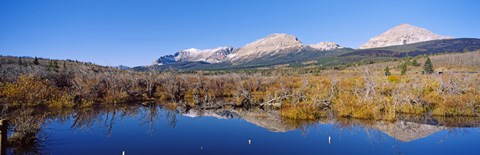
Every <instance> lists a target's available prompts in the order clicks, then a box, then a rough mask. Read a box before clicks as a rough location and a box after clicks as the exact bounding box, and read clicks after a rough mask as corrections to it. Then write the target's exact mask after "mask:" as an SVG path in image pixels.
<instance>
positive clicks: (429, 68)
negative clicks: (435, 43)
mask: <svg viewBox="0 0 480 155" xmlns="http://www.w3.org/2000/svg"><path fill="white" fill-rule="evenodd" d="M433 72H434V70H433V64H432V60H430V58H428V57H427V61H425V64H424V65H423V74H432V73H433Z"/></svg>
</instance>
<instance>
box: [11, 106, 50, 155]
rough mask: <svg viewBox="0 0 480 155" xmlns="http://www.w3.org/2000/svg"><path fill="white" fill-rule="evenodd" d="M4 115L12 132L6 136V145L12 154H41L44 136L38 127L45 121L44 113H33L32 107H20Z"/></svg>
mask: <svg viewBox="0 0 480 155" xmlns="http://www.w3.org/2000/svg"><path fill="white" fill-rule="evenodd" d="M11 116H14V117H8V116H7V117H6V118H7V119H8V120H9V122H10V127H9V128H10V129H11V131H13V134H12V135H11V136H10V137H9V138H8V146H9V147H10V148H11V149H12V151H13V153H14V154H41V148H42V145H41V144H42V143H43V142H44V141H45V139H44V138H45V137H43V136H41V135H40V134H39V133H40V129H41V127H42V125H43V123H44V122H45V115H35V114H34V110H32V109H24V108H22V109H20V110H18V111H16V112H15V113H14V114H13V115H11Z"/></svg>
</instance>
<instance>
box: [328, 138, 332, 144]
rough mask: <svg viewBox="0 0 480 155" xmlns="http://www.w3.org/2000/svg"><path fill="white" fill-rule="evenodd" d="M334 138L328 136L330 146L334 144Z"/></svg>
mask: <svg viewBox="0 0 480 155" xmlns="http://www.w3.org/2000/svg"><path fill="white" fill-rule="evenodd" d="M331 140H332V137H330V136H328V144H332V141H331Z"/></svg>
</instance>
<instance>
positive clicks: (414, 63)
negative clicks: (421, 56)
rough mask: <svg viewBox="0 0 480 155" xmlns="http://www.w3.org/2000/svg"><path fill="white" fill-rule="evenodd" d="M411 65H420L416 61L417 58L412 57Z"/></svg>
mask: <svg viewBox="0 0 480 155" xmlns="http://www.w3.org/2000/svg"><path fill="white" fill-rule="evenodd" d="M412 66H417V67H418V66H420V64H419V63H418V62H417V59H416V58H414V59H413V61H412Z"/></svg>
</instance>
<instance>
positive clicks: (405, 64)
mask: <svg viewBox="0 0 480 155" xmlns="http://www.w3.org/2000/svg"><path fill="white" fill-rule="evenodd" d="M407 69H408V68H407V62H405V63H403V64H402V66H400V74H402V75H405V74H407Z"/></svg>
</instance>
